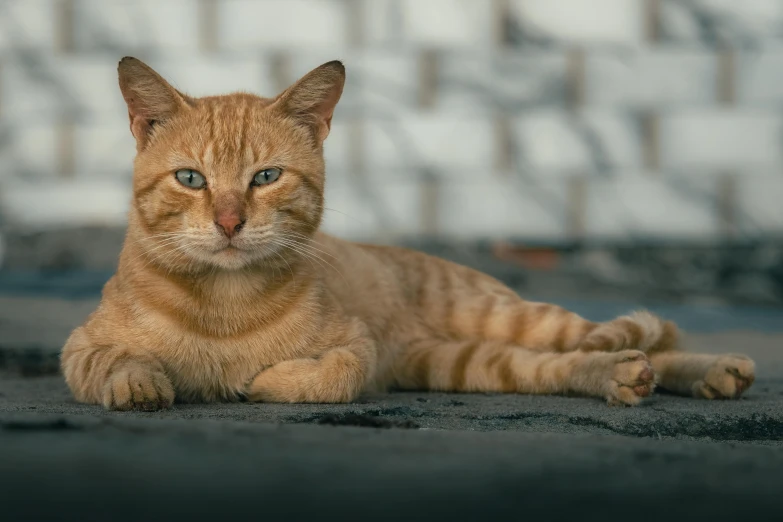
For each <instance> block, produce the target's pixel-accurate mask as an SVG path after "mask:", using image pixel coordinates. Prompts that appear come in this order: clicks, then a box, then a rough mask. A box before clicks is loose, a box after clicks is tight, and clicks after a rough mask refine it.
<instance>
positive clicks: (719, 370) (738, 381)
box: [692, 354, 756, 399]
mask: <svg viewBox="0 0 783 522" xmlns="http://www.w3.org/2000/svg"><path fill="white" fill-rule="evenodd" d="M755 370H756V365H755V363H754V362H753V361H752V360H751V359H750V358H748V357H746V356H744V355H734V354H731V355H724V356H722V357H719V358H717V359H716V360H715V362H713V363H712V364H711V365H710V366H709V368H708V369H707V372H706V373H705V375H704V378H703V379H702V380H699V381H696V382H695V383H694V384H693V388H692V391H693V396H694V397H698V398H701V399H738V398H739V397H740V396H741V395H742V394H743V393H744V392H745V391H746V390H747V389H748V388H750V386H751V385H752V384H753V381H754V380H755V379H756V373H755Z"/></svg>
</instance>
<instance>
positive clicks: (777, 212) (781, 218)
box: [737, 171, 783, 236]
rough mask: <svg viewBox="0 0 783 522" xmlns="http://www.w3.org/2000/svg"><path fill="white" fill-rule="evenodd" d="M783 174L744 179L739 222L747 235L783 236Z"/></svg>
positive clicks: (740, 197)
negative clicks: (782, 234)
mask: <svg viewBox="0 0 783 522" xmlns="http://www.w3.org/2000/svg"><path fill="white" fill-rule="evenodd" d="M781 201H783V174H781V172H779V171H778V172H774V173H766V174H762V175H759V174H758V173H756V175H754V176H745V177H743V178H742V179H741V180H740V183H739V184H738V186H737V206H738V209H739V212H738V213H737V221H738V225H739V230H740V232H742V233H743V234H746V235H759V234H775V235H777V236H779V235H780V234H781V233H783V204H781Z"/></svg>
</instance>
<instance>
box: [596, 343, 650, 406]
mask: <svg viewBox="0 0 783 522" xmlns="http://www.w3.org/2000/svg"><path fill="white" fill-rule="evenodd" d="M612 355H613V356H614V358H615V359H616V360H615V364H614V368H613V370H612V376H611V379H610V381H609V383H608V388H609V390H608V393H607V395H606V400H607V403H608V404H609V405H610V406H635V405H637V404H639V403H640V402H641V401H642V399H643V398H644V397H648V396H649V395H651V394H652V392H653V389H654V388H655V372H654V371H653V367H652V365H651V364H650V361H649V360H648V359H647V356H646V355H645V354H644V353H642V352H639V351H636V350H624V351H621V352H617V353H616V354H612Z"/></svg>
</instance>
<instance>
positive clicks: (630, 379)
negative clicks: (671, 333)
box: [395, 339, 654, 406]
mask: <svg viewBox="0 0 783 522" xmlns="http://www.w3.org/2000/svg"><path fill="white" fill-rule="evenodd" d="M395 381H396V382H395V384H396V385H397V386H398V387H400V388H402V389H428V390H441V391H459V392H506V393H524V394H560V395H570V394H573V395H586V396H593V397H602V398H605V399H606V400H607V401H608V402H609V403H610V404H622V405H629V406H630V405H635V404H638V403H639V402H640V401H641V400H642V398H644V397H646V396H648V395H650V394H651V393H652V390H653V388H654V373H653V369H652V366H651V365H650V362H649V360H648V359H647V357H646V356H645V354H644V353H642V352H640V351H637V350H623V351H619V352H582V351H571V352H567V353H554V352H540V351H533V350H527V349H523V348H518V347H510V346H503V345H500V344H498V343H487V342H483V343H482V342H477V341H464V342H454V341H443V340H437V339H432V340H422V341H418V342H415V343H411V344H410V345H409V346H408V347H407V348H406V349H405V350H404V351H403V353H402V354H401V355H400V357H399V360H398V361H397V364H396V365H395Z"/></svg>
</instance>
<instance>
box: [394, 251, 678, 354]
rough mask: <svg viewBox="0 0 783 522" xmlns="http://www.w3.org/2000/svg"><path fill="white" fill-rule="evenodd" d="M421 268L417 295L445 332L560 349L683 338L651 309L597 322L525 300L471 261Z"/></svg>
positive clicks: (639, 346) (660, 344)
mask: <svg viewBox="0 0 783 522" xmlns="http://www.w3.org/2000/svg"><path fill="white" fill-rule="evenodd" d="M431 265H432V266H431ZM417 267H419V266H418V265H417ZM420 268H421V269H422V270H421V271H422V273H421V274H418V275H414V274H409V275H408V279H410V280H414V281H416V280H415V279H413V278H414V277H418V278H419V279H418V283H419V284H421V285H422V289H421V291H420V292H419V295H418V296H417V304H418V306H419V308H420V310H421V317H422V319H423V320H424V322H425V323H426V324H427V325H428V326H429V327H430V328H432V329H433V330H434V331H435V332H437V333H438V334H440V335H442V336H444V337H452V338H457V339H476V340H491V341H500V342H504V343H508V344H515V345H519V346H524V347H526V348H529V349H531V350H543V351H555V352H567V351H571V350H577V349H581V350H585V351H593V350H598V351H618V350H641V351H643V352H646V353H648V352H653V351H664V350H669V349H672V348H674V347H675V346H676V343H677V327H676V326H675V325H674V323H672V322H670V321H663V320H661V319H660V318H658V317H656V316H655V315H653V314H651V313H649V312H645V311H641V312H635V313H632V314H630V315H627V316H623V317H618V318H616V319H614V320H612V321H608V322H605V323H596V322H593V321H588V320H586V319H584V318H582V317H580V316H579V315H578V314H575V313H573V312H570V311H568V310H566V309H564V308H562V307H560V306H557V305H554V304H550V303H539V302H533V301H525V300H523V299H521V298H520V297H519V296H518V295H517V294H516V293H515V292H514V291H512V290H511V289H509V288H508V287H506V286H505V285H503V284H502V283H500V282H499V281H497V280H495V279H492V278H491V277H489V276H487V275H485V274H481V273H479V272H476V271H475V270H472V269H470V268H467V267H463V266H459V265H454V264H452V263H448V262H445V261H441V260H437V261H436V262H434V263H422V264H421V265H420Z"/></svg>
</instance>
